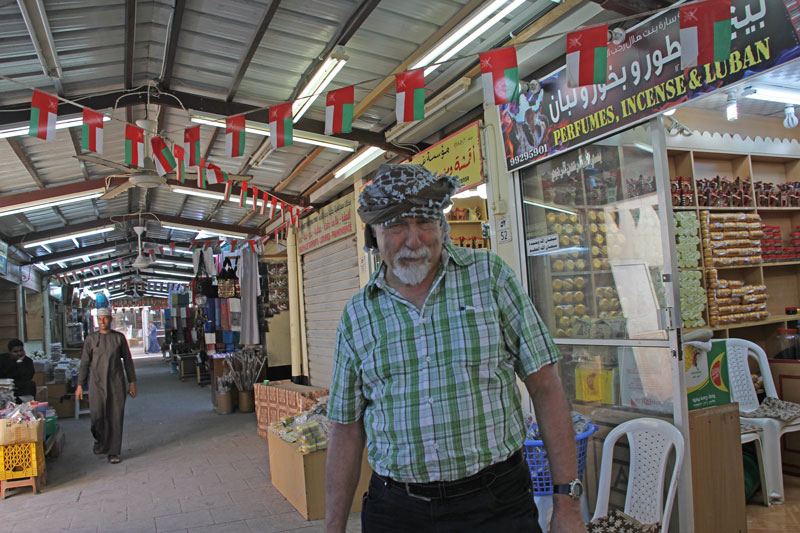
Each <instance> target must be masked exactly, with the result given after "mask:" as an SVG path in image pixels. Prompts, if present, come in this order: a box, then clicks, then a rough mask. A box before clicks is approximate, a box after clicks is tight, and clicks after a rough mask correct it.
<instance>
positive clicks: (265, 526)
mask: <svg viewBox="0 0 800 533" xmlns="http://www.w3.org/2000/svg"><path fill="white" fill-rule="evenodd" d="M247 525H248V526H250V529H252V530H253V531H263V532H264V533H275V532H279V531H291V530H293V529H298V528H307V527H311V526H312V525H314V522H309V521H307V520H306V519H304V518H303V517H302V516H300V513H298V512H297V511H294V512H288V513H278V514H272V515H269V516H263V517H260V518H251V519H249V520H248V521H247Z"/></svg>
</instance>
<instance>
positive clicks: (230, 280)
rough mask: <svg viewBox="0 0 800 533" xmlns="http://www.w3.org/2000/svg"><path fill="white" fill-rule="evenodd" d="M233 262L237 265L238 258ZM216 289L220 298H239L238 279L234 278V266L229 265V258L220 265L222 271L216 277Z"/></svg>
mask: <svg viewBox="0 0 800 533" xmlns="http://www.w3.org/2000/svg"><path fill="white" fill-rule="evenodd" d="M235 261H236V265H238V264H239V258H238V257H237V258H236V259H235ZM217 287H218V294H219V297H220V298H238V297H239V278H237V277H236V266H234V265H232V264H231V258H230V257H226V258H225V262H224V263H223V264H222V270H221V271H220V273H219V276H218V277H217Z"/></svg>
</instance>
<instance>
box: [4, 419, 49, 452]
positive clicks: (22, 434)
mask: <svg viewBox="0 0 800 533" xmlns="http://www.w3.org/2000/svg"><path fill="white" fill-rule="evenodd" d="M44 425H45V421H44V420H34V421H22V422H15V421H14V420H10V419H7V418H3V419H0V446H6V445H9V444H20V443H23V442H42V441H43V440H44Z"/></svg>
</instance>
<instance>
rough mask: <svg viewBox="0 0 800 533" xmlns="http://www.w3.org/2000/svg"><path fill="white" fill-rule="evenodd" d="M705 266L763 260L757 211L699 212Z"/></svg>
mask: <svg viewBox="0 0 800 533" xmlns="http://www.w3.org/2000/svg"><path fill="white" fill-rule="evenodd" d="M700 229H701V233H702V237H703V257H704V260H705V265H706V266H707V267H721V266H751V265H757V264H759V263H762V262H763V260H762V258H761V236H762V230H761V217H760V216H759V215H758V214H757V213H709V212H708V211H703V212H701V213H700Z"/></svg>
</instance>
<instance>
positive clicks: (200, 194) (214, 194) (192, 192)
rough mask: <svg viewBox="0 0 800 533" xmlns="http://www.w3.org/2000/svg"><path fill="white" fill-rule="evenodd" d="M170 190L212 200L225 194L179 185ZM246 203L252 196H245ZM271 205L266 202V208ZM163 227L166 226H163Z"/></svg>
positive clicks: (278, 207) (251, 203) (223, 196)
mask: <svg viewBox="0 0 800 533" xmlns="http://www.w3.org/2000/svg"><path fill="white" fill-rule="evenodd" d="M170 190H171V191H172V192H177V193H179V194H186V195H188V196H197V197H199V198H210V199H212V200H224V199H225V195H224V194H222V193H221V192H214V191H201V190H197V189H190V188H189V187H181V186H179V185H170ZM245 204H246V205H253V198H247V199H246V200H245ZM271 207H272V202H267V209H269V208H271ZM275 207H276V208H277V209H280V208H281V206H280V205H278V204H276V205H275ZM164 227H165V228H166V227H167V226H164Z"/></svg>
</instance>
